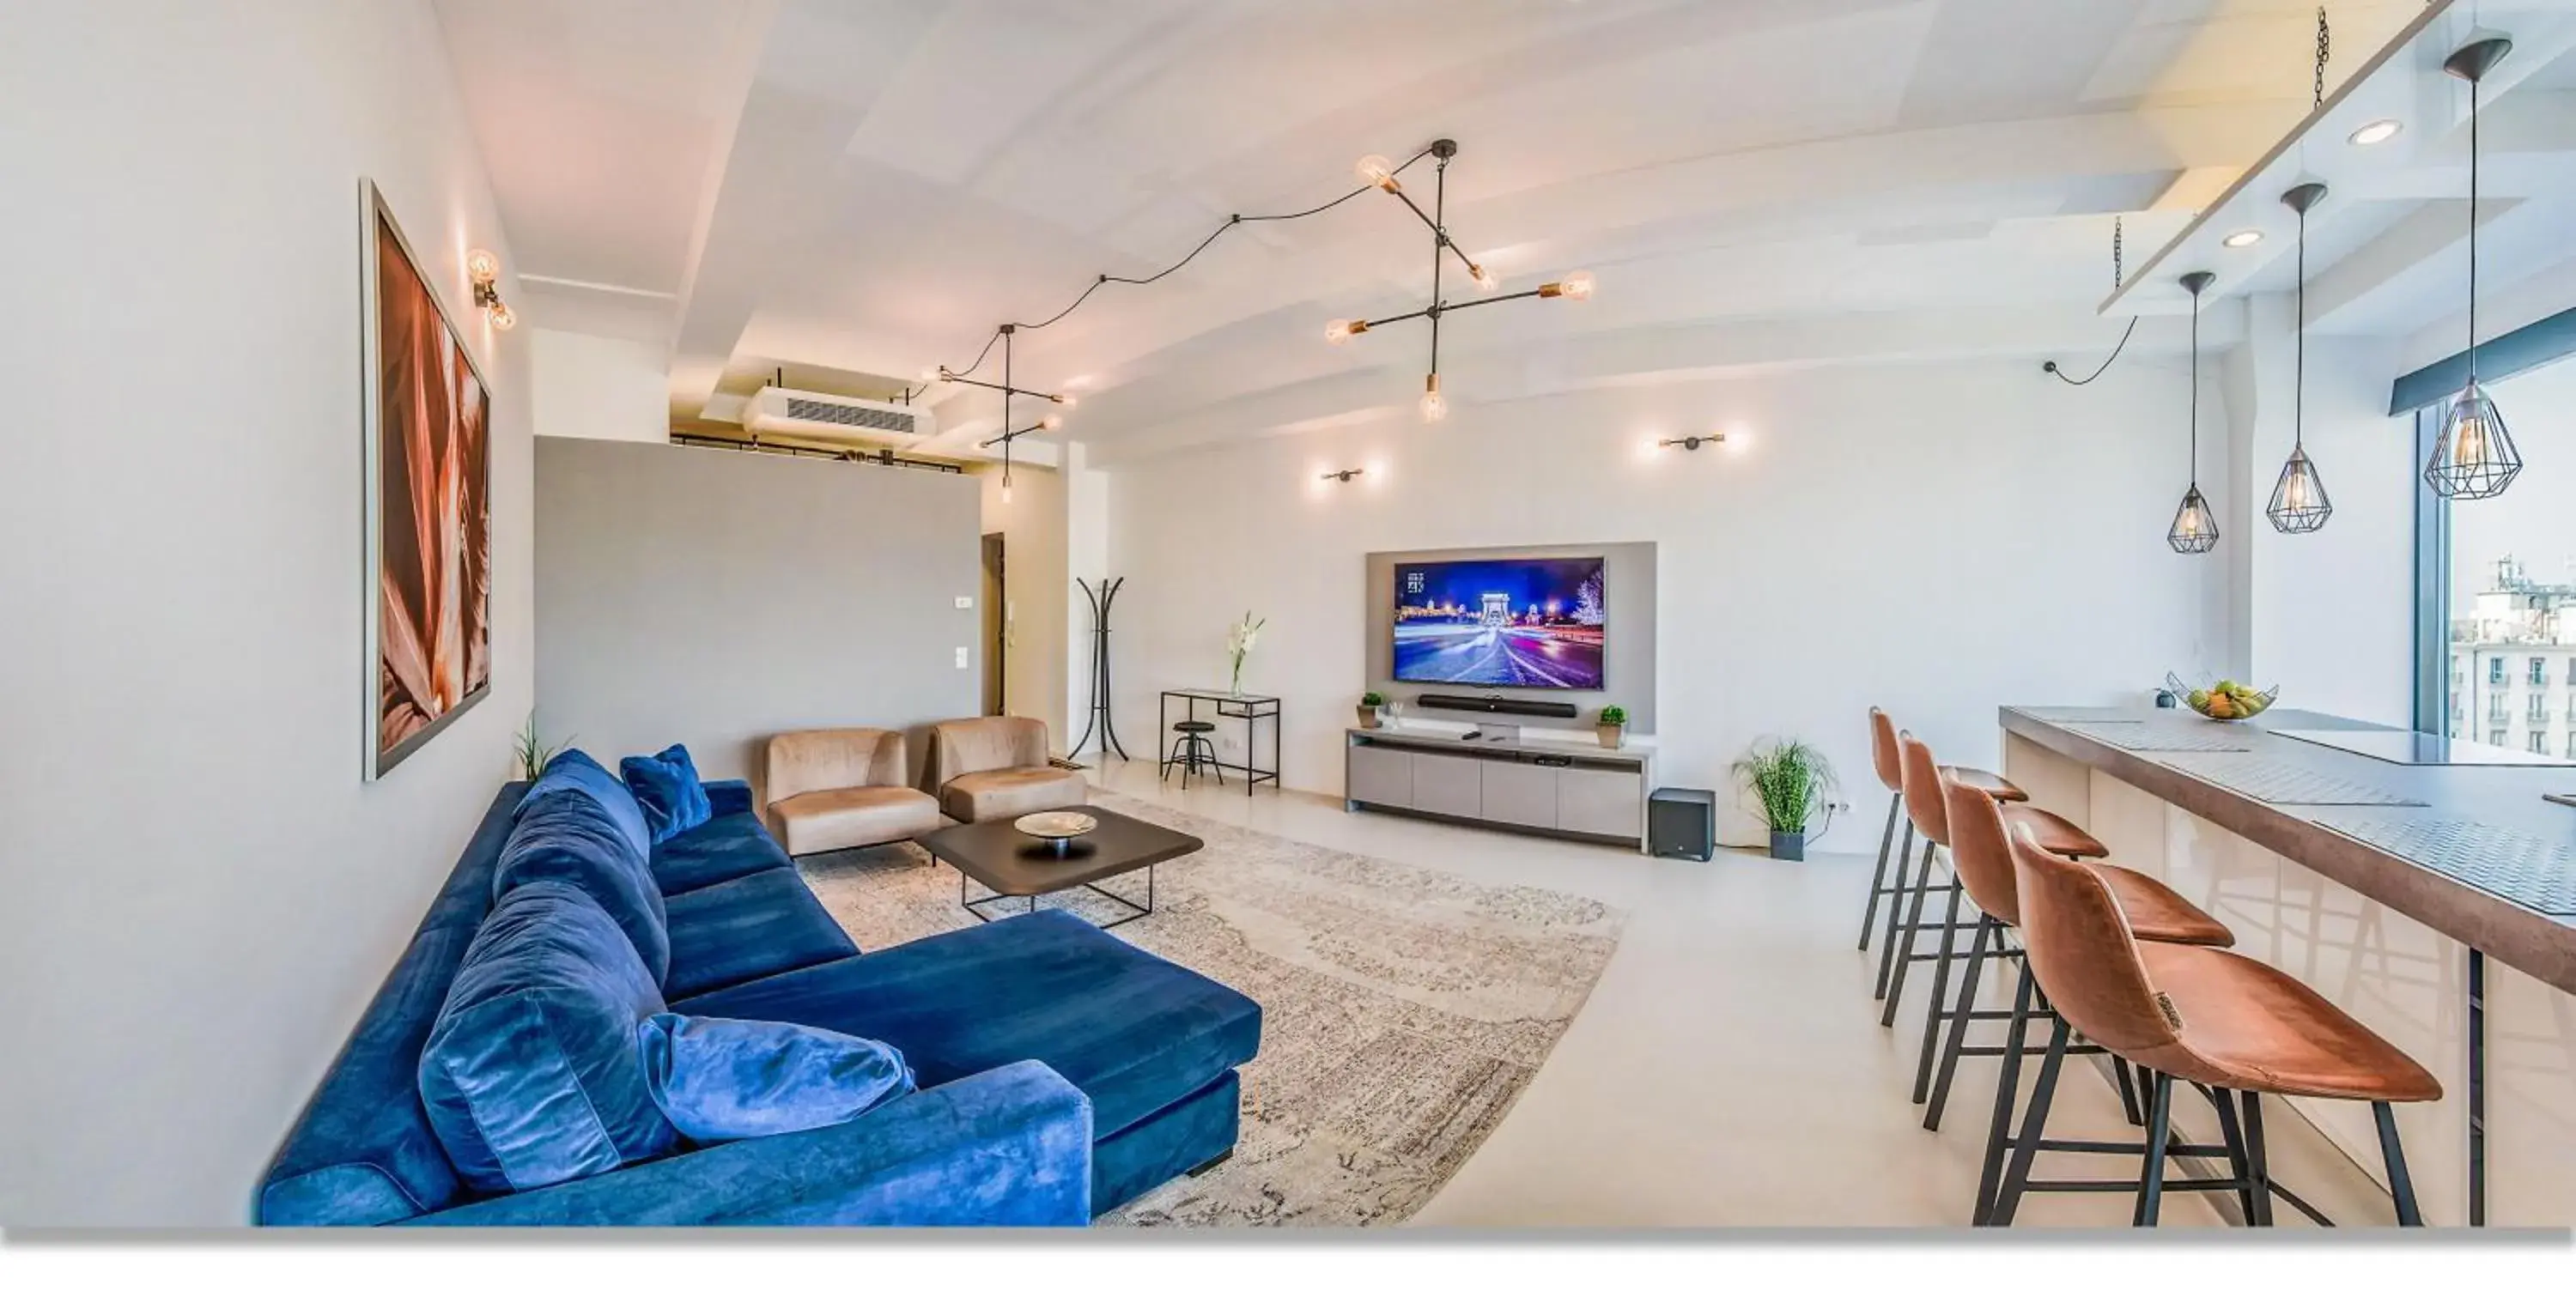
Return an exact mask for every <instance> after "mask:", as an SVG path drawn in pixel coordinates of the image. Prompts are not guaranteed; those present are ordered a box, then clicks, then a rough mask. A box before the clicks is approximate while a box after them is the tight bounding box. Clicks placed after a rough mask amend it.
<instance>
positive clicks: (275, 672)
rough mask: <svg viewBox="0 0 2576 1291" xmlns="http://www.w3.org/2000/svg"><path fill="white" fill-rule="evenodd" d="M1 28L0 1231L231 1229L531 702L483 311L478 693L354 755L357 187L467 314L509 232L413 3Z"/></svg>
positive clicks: (187, 7) (62, 17)
mask: <svg viewBox="0 0 2576 1291" xmlns="http://www.w3.org/2000/svg"><path fill="white" fill-rule="evenodd" d="M8 28H9V32H8V38H7V39H6V40H5V41H0V118H5V119H6V120H8V121H9V122H11V123H12V124H11V128H9V129H7V130H5V131H0V173H5V174H6V175H8V176H9V183H10V185H11V187H12V189H13V191H15V192H16V193H17V194H18V196H17V197H16V198H15V199H13V200H11V201H10V202H9V203H8V205H7V213H6V214H5V215H0V221H5V224H6V230H5V238H6V241H7V243H8V244H9V245H11V246H13V247H18V248H22V249H24V250H26V251H28V252H29V254H25V255H21V256H17V257H14V258H13V260H12V266H13V267H12V269H11V271H10V272H11V278H10V283H9V287H10V292H11V299H12V305H13V307H12V308H10V309H8V310H6V311H0V354H4V355H6V356H7V358H8V362H9V363H10V364H12V365H13V366H12V379H11V380H10V381H9V382H8V385H9V387H10V389H11V391H12V397H13V399H14V400H15V407H14V409H13V414H14V420H15V425H14V426H13V428H12V430H11V432H10V433H9V434H8V435H7V436H5V437H0V481H5V482H6V487H7V489H8V500H7V503H6V505H0V588H5V595H6V598H7V604H8V609H7V611H6V613H5V614H0V712H5V713H6V714H7V717H6V719H5V720H6V724H7V726H8V729H9V738H8V739H6V740H5V741H0V855H5V864H0V875H5V885H6V887H5V892H0V982H5V983H6V984H7V985H6V986H5V988H0V1036H5V1037H7V1038H6V1040H5V1041H0V1090H5V1091H7V1092H6V1094H5V1096H0V1224H7V1225H10V1226H12V1227H16V1226H44V1225H64V1224H101V1223H113V1224H148V1225H155V1226H170V1225H198V1224H234V1223H241V1222H244V1221H245V1220H246V1219H247V1217H248V1214H249V1207H250V1202H251V1196H252V1191H253V1189H254V1187H255V1184H256V1181H257V1179H258V1177H259V1175H260V1174H261V1172H262V1171H263V1169H264V1168H265V1167H266V1164H267V1162H268V1159H269V1157H270V1155H271V1154H272V1153H273V1152H274V1150H275V1148H276V1146H277V1143H278V1141H279V1139H280V1138H281V1137H282V1135H283V1134H284V1132H285V1130H286V1128H287V1126H288V1125H289V1123H290V1122H292V1120H293V1119H294V1117H295V1116H296V1114H297V1113H298V1111H299V1110H300V1109H301V1107H302V1105H303V1103H304V1101H305V1099H306V1098H307V1097H308V1096H309V1095H310V1094H311V1092H312V1090H313V1087H314V1085H315V1083H316V1082H317V1081H318V1080H319V1079H320V1077H321V1074H322V1070H323V1068H324V1067H325V1065H326V1064H328V1063H329V1062H330V1060H331V1058H332V1056H333V1054H334V1053H335V1052H336V1051H337V1050H338V1048H339V1047H340V1045H341V1043H342V1042H343V1041H344V1040H345V1039H346V1038H347V1036H348V1034H349V1029H350V1027H351V1026H352V1025H353V1024H354V1023H355V1022H356V1021H357V1018H358V1014H359V1012H360V1010H361V1009H362V1008H363V1007H364V1006H365V1004H366V1002H367V1000H368V998H369V997H370V996H371V995H373V994H374V992H375V990H376V987H377V985H378V983H379V982H381V981H382V979H383V977H384V974H385V972H386V970H387V969H388V968H390V967H391V966H392V963H393V961H394V958H395V956H396V955H397V954H398V953H399V951H400V950H401V948H402V946H403V945H404V943H405V942H406V940H407V939H408V937H409V935H410V933H411V930H412V928H413V927H414V925H415V924H416V923H417V922H418V920H419V918H420V916H421V913H422V911H423V910H424V909H425V908H426V906H427V903H428V901H429V898H430V896H431V894H432V893H433V892H434V891H435V890H436V888H437V887H438V885H439V883H440V882H441V880H443V879H444V878H445V877H446V875H447V872H448V870H449V869H450V867H451V866H452V865H453V863H454V861H455V859H456V854H457V852H458V850H459V849H460V848H461V847H462V846H463V845H464V843H465V840H466V838H467V836H468V835H469V834H470V833H471V832H472V830H473V828H474V825H475V823H476V821H477V820H478V818H479V817H480V815H481V813H482V810H483V808H484V806H485V805H486V803H487V802H488V801H489V800H490V797H491V795H492V793H493V791H494V790H495V789H496V788H497V787H498V786H499V784H500V783H501V781H502V779H503V778H504V776H505V775H506V774H507V772H508V768H509V745H510V735H511V729H512V727H513V726H514V725H515V724H516V723H517V722H518V720H519V719H520V717H521V716H522V715H523V714H524V713H526V711H527V709H528V704H529V696H530V671H531V668H530V624H531V622H532V614H531V609H532V606H531V601H530V594H529V588H530V579H529V572H530V545H529V541H530V523H529V521H530V517H529V497H530V493H529V486H530V468H529V438H528V423H529V414H528V404H527V390H528V364H527V356H526V348H525V346H524V344H522V343H521V342H520V338H518V337H516V336H508V337H505V336H499V335H495V334H493V333H492V332H490V331H489V330H488V329H487V327H486V325H485V324H484V323H483V322H482V321H481V320H480V318H479V317H478V316H477V315H476V314H474V313H473V312H472V311H471V310H470V309H468V310H463V311H460V315H459V316H460V317H461V318H462V319H463V320H464V325H465V327H466V334H467V340H468V342H469V343H470V344H472V345H474V346H475V347H476V348H477V349H478V350H479V351H481V353H482V355H483V358H484V361H485V363H486V370H487V374H488V376H489V378H490V381H491V384H492V387H493V395H494V419H493V436H492V438H493V443H492V530H493V541H494V562H493V582H494V592H493V605H492V617H493V636H494V640H493V645H494V651H495V663H494V669H493V685H492V694H491V696H490V697H489V698H488V699H486V700H485V701H484V702H483V703H482V704H481V705H479V706H478V707H476V708H475V709H473V710H471V711H469V712H467V713H466V714H464V715H463V716H462V717H461V718H460V719H459V720H458V721H457V723H456V724H455V725H454V726H452V727H450V728H449V729H448V730H447V731H446V732H444V733H443V734H441V735H440V736H439V737H438V738H436V739H435V740H433V741H431V742H430V743H429V744H428V745H427V746H426V747H425V748H423V749H422V750H421V751H420V752H419V753H417V754H415V755H413V756H412V757H411V758H410V759H409V760H407V761H405V762H404V763H403V764H402V765H401V766H399V767H397V768H395V769H394V770H393V771H392V772H390V773H389V775H388V776H387V778H386V779H384V780H382V781H379V782H377V783H374V784H367V783H363V782H362V779H361V775H360V758H361V755H362V750H363V736H362V731H363V730H364V729H365V725H366V721H365V716H366V713H367V711H368V708H369V703H368V685H369V682H370V680H371V678H372V670H371V668H370V666H369V661H368V660H367V659H366V658H365V655H364V642H363V639H362V635H361V625H362V623H363V616H364V615H365V614H366V613H367V612H368V611H369V609H370V608H371V606H372V604H373V601H372V598H371V596H370V595H369V588H370V583H369V581H368V579H367V566H366V556H365V553H364V552H363V550H362V535H361V531H360V519H361V506H360V492H359V490H360V488H361V484H362V479H363V472H362V471H361V469H360V449H361V433H360V425H361V423H360V420H359V418H360V384H359V383H360V371H359V368H360V338H361V325H362V320H361V314H360V307H359V281H358V266H359V248H360V243H359V232H360V229H361V222H360V214H359V209H360V208H359V179H360V177H361V176H371V177H373V178H374V179H375V180H376V182H377V183H378V184H379V185H381V186H382V188H383V191H384V194H385V197H386V200H387V201H388V202H389V203H390V204H391V206H392V208H393V210H394V212H395V214H396V216H397V218H399V219H400V220H401V221H402V222H403V224H404V227H405V229H406V231H407V233H408V234H409V236H410V239H411V241H412V243H413V245H414V246H415V247H416V248H417V249H418V251H419V254H420V255H421V257H422V259H423V265H422V268H423V271H424V273H425V274H426V276H427V277H428V278H429V280H430V282H431V283H432V284H433V285H434V286H435V287H436V288H437V289H438V290H439V291H441V292H442V293H443V294H444V295H445V296H446V297H447V299H448V301H449V302H450V304H451V305H456V304H459V303H462V302H464V301H466V300H467V299H468V293H467V282H466V278H465V274H464V270H463V264H462V261H463V257H464V253H465V250H466V249H467V248H468V247H469V246H473V245H483V246H489V247H491V248H493V249H494V250H496V251H500V252H502V255H503V264H504V265H505V266H507V265H508V264H509V263H510V262H509V258H508V249H507V247H506V246H505V245H504V241H503V238H502V234H501V230H500V228H499V225H498V221H497V219H496V217H495V215H494V210H493V205H492V200H491V195H490V192H489V190H488V188H487V185H486V182H485V177H484V172H483V168H482V165H481V162H480V160H479V159H478V158H477V156H476V154H475V150H474V147H473V144H472V142H471V140H470V137H469V135H468V133H467V130H466V125H465V121H464V119H463V116H462V114H461V111H460V106H459V103H458V98H457V94H456V91H455V88H454V84H453V81H452V79H451V77H450V74H449V69H448V67H447V65H446V62H445V58H446V56H445V53H444V51H445V49H446V44H445V42H444V41H443V40H441V39H440V36H439V32H438V30H437V28H436V26H435V25H434V23H433V20H432V17H431V15H430V13H429V10H428V7H427V6H426V4H424V3H419V2H417V0H379V2H377V3H368V4H348V3H344V2H343V0H237V2H230V3H217V2H213V0H163V2H160V3H147V2H144V0H126V2H123V3H116V4H103V3H98V2H97V0H19V2H18V3H13V4H11V5H10V6H9V19H8ZM503 287H504V290H505V291H508V290H511V284H510V282H509V280H507V279H506V278H505V280H504V283H503Z"/></svg>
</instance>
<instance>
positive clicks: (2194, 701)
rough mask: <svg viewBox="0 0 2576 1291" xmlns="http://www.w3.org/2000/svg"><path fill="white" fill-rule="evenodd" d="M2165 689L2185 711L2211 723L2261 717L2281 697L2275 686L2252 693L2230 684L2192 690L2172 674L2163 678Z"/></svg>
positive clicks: (2223, 682)
mask: <svg viewBox="0 0 2576 1291" xmlns="http://www.w3.org/2000/svg"><path fill="white" fill-rule="evenodd" d="M2165 687H2166V689H2168V690H2171V691H2172V692H2173V693H2174V697H2175V698H2177V699H2179V700H2181V701H2182V702H2183V705H2184V707H2187V708H2189V709H2190V710H2191V711H2193V712H2195V713H2198V714H2200V715H2201V716H2203V717H2206V718H2208V719H2209V720H2211V721H2213V722H2241V721H2244V720H2245V719H2246V718H2249V717H2256V716H2260V715H2261V714H2262V712H2263V711H2264V710H2265V709H2268V708H2270V707H2271V706H2272V701H2274V700H2276V699H2279V698H2280V697H2281V688H2280V687H2278V686H2274V687H2272V688H2271V689H2270V690H2255V689H2253V688H2252V687H2249V686H2240V685H2237V684H2236V683H2235V682H2232V681H2218V682H2213V683H2211V684H2209V685H2206V686H2191V685H2186V684H2184V682H2183V679H2182V678H2180V677H2178V676H2175V675H2174V674H2172V673H2166V674H2165Z"/></svg>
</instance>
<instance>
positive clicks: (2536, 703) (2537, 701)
mask: <svg viewBox="0 0 2576 1291" xmlns="http://www.w3.org/2000/svg"><path fill="white" fill-rule="evenodd" d="M2529 713H2530V716H2531V724H2532V725H2534V726H2540V725H2544V724H2546V723H2547V722H2548V721H2549V696H2547V695H2533V696H2532V697H2531V703H2530V705H2529Z"/></svg>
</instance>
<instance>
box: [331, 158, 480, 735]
mask: <svg viewBox="0 0 2576 1291" xmlns="http://www.w3.org/2000/svg"><path fill="white" fill-rule="evenodd" d="M361 187H362V188H363V190H364V200H363V203H362V204H363V206H364V207H365V212H366V231H365V239H364V245H365V248H366V249H365V264H364V268H363V273H362V274H361V280H362V281H363V282H364V284H365V295H366V307H365V320H366V324H365V325H366V368H365V371H366V381H365V384H366V411H365V422H366V483H365V490H366V517H367V520H366V529H367V555H368V566H367V573H366V578H367V604H368V605H369V607H370V609H369V613H368V614H367V616H366V617H367V658H368V669H367V681H368V695H367V700H368V702H367V705H366V711H367V713H368V722H367V766H366V774H367V778H368V779H371V780H372V779H374V778H376V777H377V776H380V775H383V774H384V773H385V772H387V771H390V770H392V769H393V768H394V767H395V766H396V765H398V764H400V763H401V762H402V760H403V759H405V758H407V757H409V756H411V755H412V754H413V753H415V752H417V751H418V750H419V749H420V748H421V747H422V746H423V745H425V744H427V743H429V741H431V740H432V739H435V738H436V737H437V736H438V733H439V732H440V731H442V730H444V729H446V728H447V726H448V725H449V724H450V723H451V722H453V721H455V720H456V718H457V716H458V715H460V714H462V713H463V712H465V710H467V709H469V708H471V707H473V706H474V704H475V703H476V702H477V701H479V700H481V699H482V698H483V697H484V695H486V694H488V693H489V692H490V691H491V688H492V620H491V606H492V491H491V485H492V470H491V467H492V452H491V447H492V442H491V419H492V396H491V391H490V389H489V387H488V386H487V385H486V383H485V381H484V379H483V372H482V369H481V368H480V367H478V366H477V365H476V364H475V361H474V355H473V352H472V351H471V350H470V349H468V348H467V347H466V344H465V340H464V337H463V336H461V335H460V334H459V333H458V332H457V330H456V326H455V324H454V323H453V322H452V321H450V319H449V318H448V315H447V310H446V308H445V307H444V306H443V305H442V304H441V303H440V301H439V298H438V293H437V292H436V291H435V290H433V289H432V288H431V287H430V285H429V280H428V279H427V278H426V277H425V276H424V275H423V274H422V273H421V270H420V263H419V260H418V259H417V258H416V257H415V256H413V254H412V251H411V245H410V243H409V242H407V241H406V240H405V239H404V238H403V235H402V228H401V226H400V225H398V224H396V223H395V221H394V217H393V212H392V211H391V210H390V209H389V208H388V207H387V206H386V205H385V200H384V195H383V194H382V193H380V192H378V191H377V189H376V186H375V185H374V184H372V183H362V185H361Z"/></svg>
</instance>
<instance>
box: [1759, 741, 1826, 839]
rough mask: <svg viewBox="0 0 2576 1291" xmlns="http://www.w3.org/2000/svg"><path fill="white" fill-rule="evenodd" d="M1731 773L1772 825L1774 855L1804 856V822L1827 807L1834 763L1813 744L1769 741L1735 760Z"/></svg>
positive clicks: (1805, 823) (1805, 830)
mask: <svg viewBox="0 0 2576 1291" xmlns="http://www.w3.org/2000/svg"><path fill="white" fill-rule="evenodd" d="M1735 777H1736V779H1738V780H1739V781H1742V782H1743V785H1744V787H1745V788H1746V789H1748V790H1750V791H1751V792H1752V794H1753V798H1754V801H1755V802H1756V803H1757V804H1758V805H1759V806H1760V807H1761V809H1762V818H1763V819H1764V820H1765V821H1767V822H1768V823H1769V824H1770V826H1771V855H1772V857H1773V858H1774V859H1776V860H1783V861H1803V860H1805V859H1807V826H1808V824H1809V823H1810V822H1812V821H1813V820H1814V819H1815V817H1816V814H1817V813H1818V812H1820V811H1828V810H1830V804H1831V802H1832V797H1831V795H1832V793H1833V790H1834V788H1835V782H1834V768H1833V764H1832V763H1830V762H1827V761H1826V760H1825V755H1824V754H1822V753H1820V752H1818V751H1817V750H1816V747H1815V746H1814V745H1812V744H1807V743H1804V742H1801V741H1798V740H1770V741H1767V742H1765V743H1762V744H1756V745H1754V746H1753V748H1752V749H1750V750H1749V751H1747V752H1746V753H1745V755H1744V756H1743V757H1740V758H1737V759H1736V760H1735Z"/></svg>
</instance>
